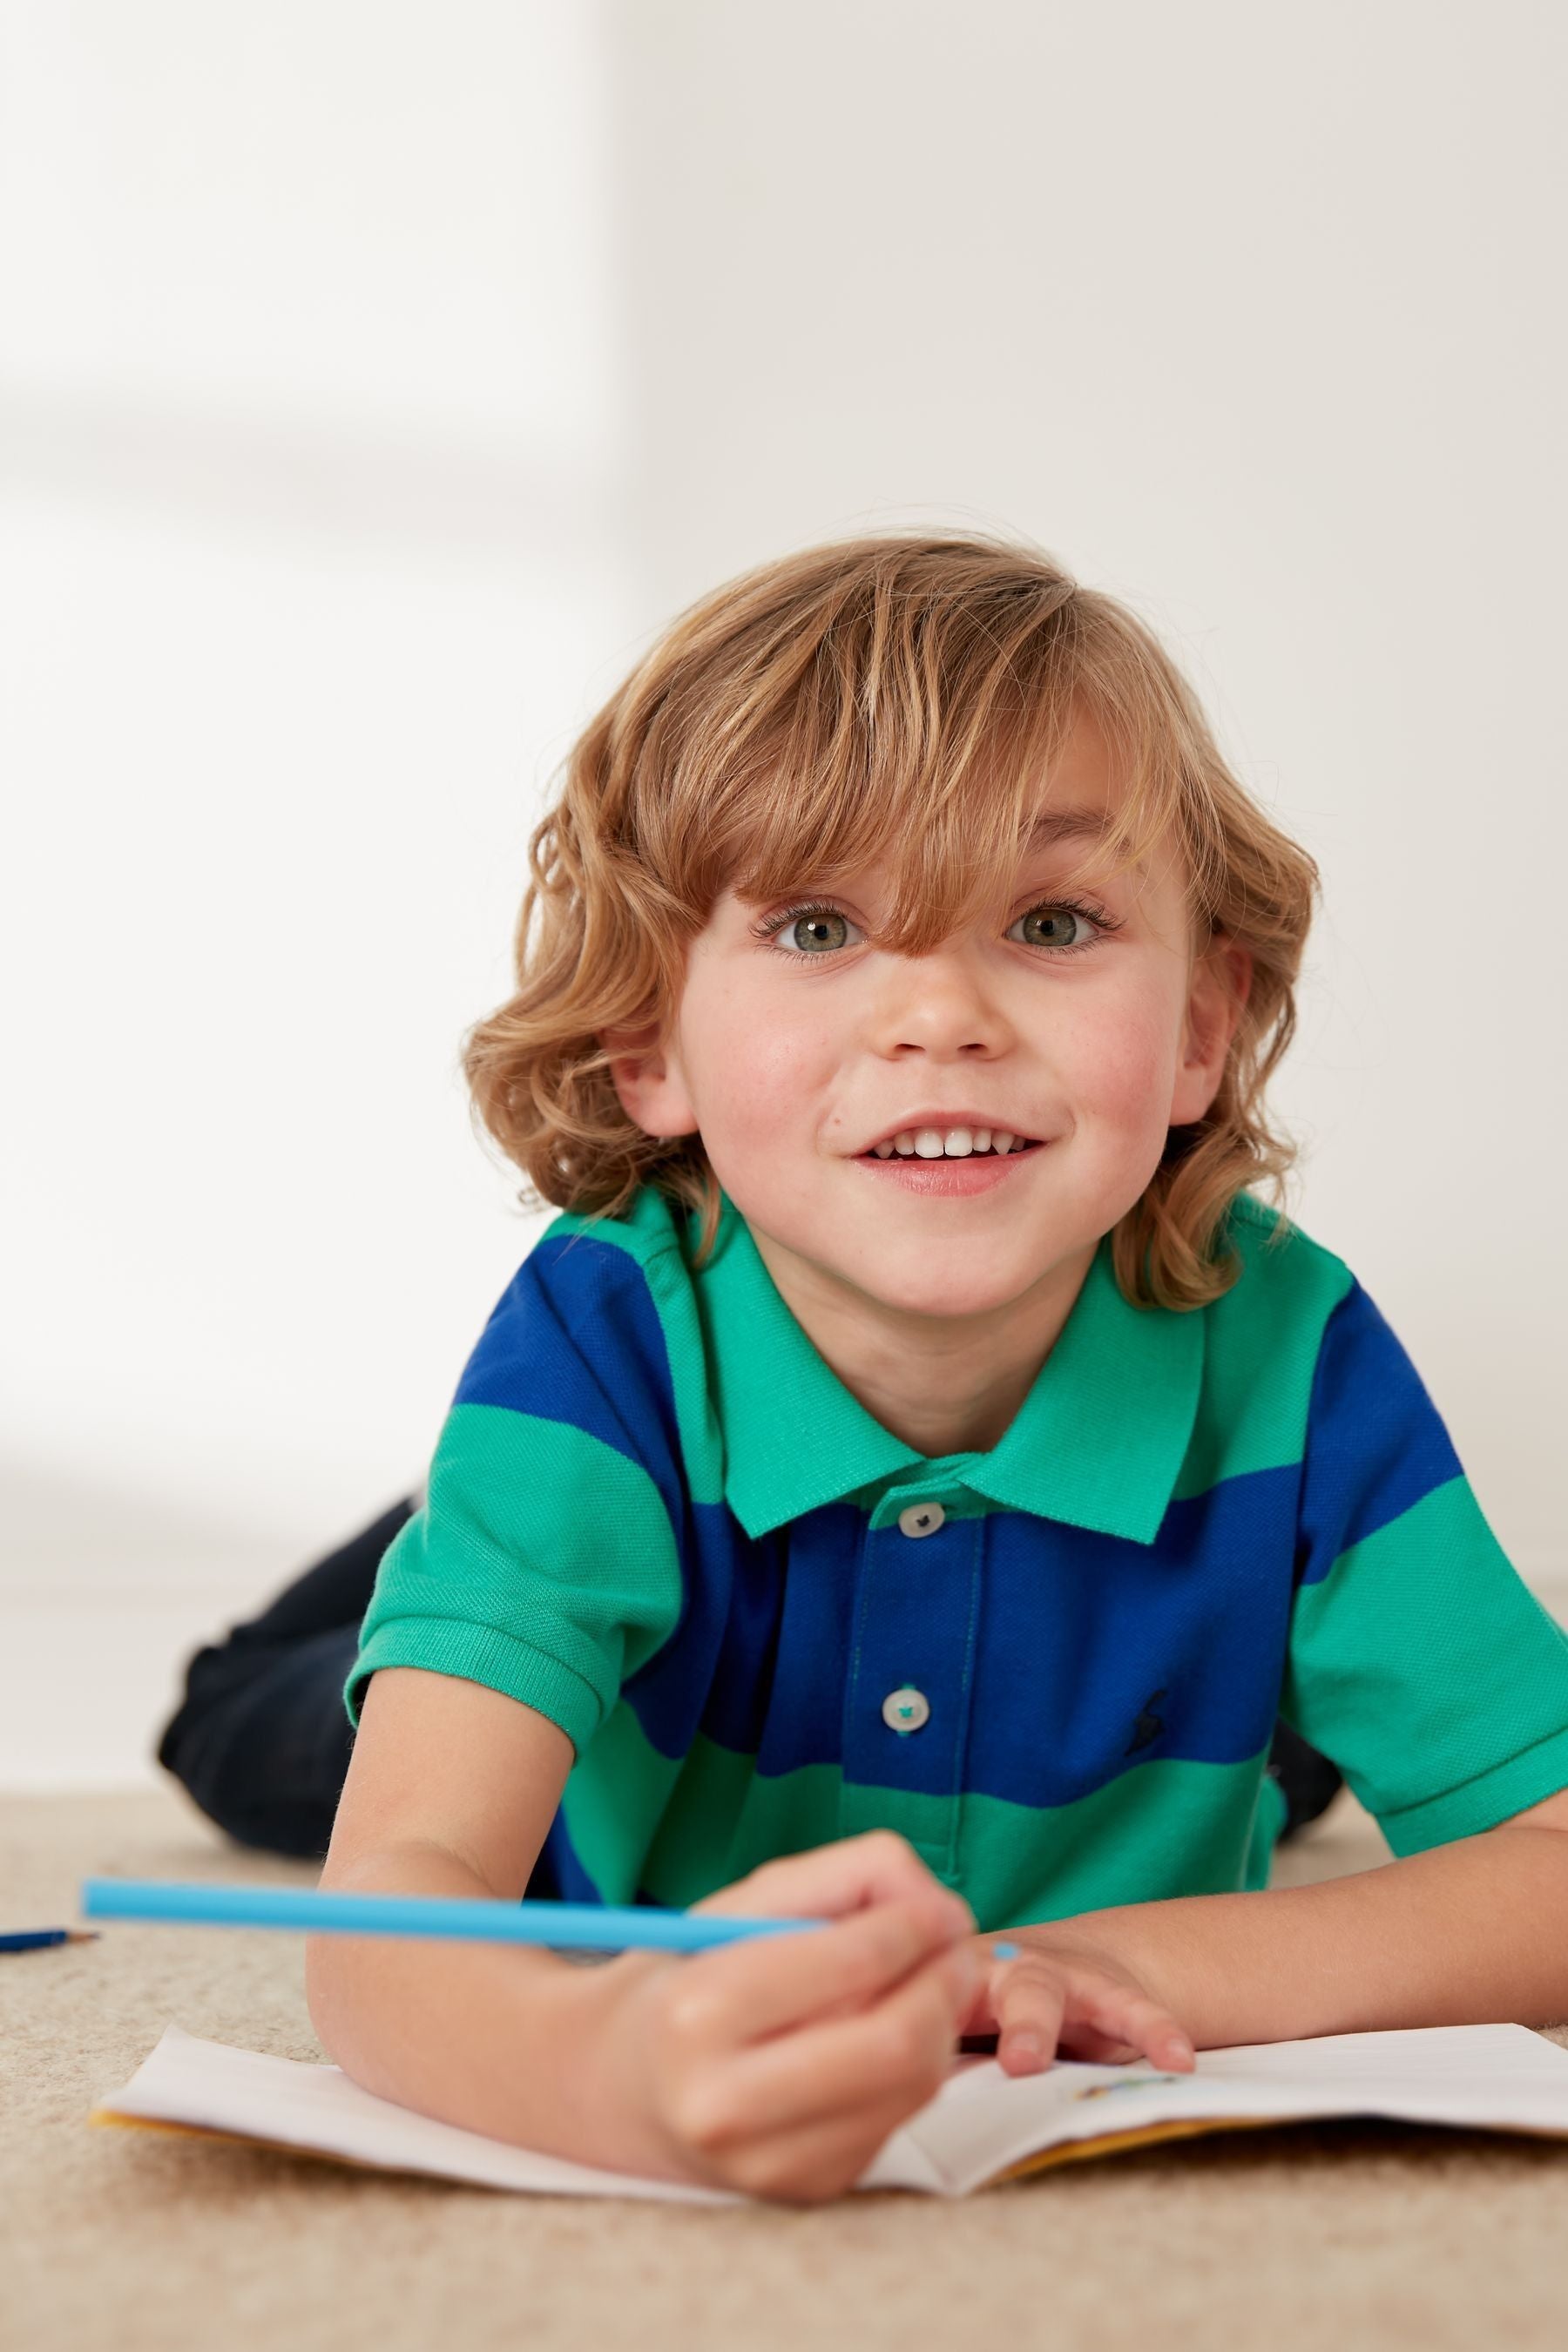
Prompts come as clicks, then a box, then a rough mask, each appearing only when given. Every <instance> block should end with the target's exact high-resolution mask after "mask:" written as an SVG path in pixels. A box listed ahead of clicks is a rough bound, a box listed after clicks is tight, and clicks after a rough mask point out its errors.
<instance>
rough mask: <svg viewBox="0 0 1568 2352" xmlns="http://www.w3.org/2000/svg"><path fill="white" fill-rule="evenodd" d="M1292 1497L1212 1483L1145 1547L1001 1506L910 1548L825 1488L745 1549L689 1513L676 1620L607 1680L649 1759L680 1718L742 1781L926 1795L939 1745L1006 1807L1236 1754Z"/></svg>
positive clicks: (1278, 1624)
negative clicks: (904, 1697) (809, 1776)
mask: <svg viewBox="0 0 1568 2352" xmlns="http://www.w3.org/2000/svg"><path fill="white" fill-rule="evenodd" d="M1297 1492H1298V1469H1297V1466H1296V1465H1287V1466H1286V1467H1284V1468H1281V1469H1274V1470H1264V1471H1255V1472H1252V1473H1249V1474H1248V1475H1246V1476H1242V1477H1237V1478H1232V1479H1227V1480H1225V1481H1222V1483H1221V1484H1220V1485H1218V1486H1214V1487H1211V1488H1210V1489H1208V1491H1207V1492H1206V1493H1205V1494H1203V1495H1198V1496H1191V1497H1189V1498H1188V1499H1186V1500H1184V1501H1181V1502H1174V1503H1173V1504H1172V1505H1171V1507H1170V1508H1169V1510H1168V1511H1167V1513H1166V1516H1165V1520H1164V1524H1163V1528H1162V1529H1161V1533H1160V1538H1159V1540H1158V1542H1157V1543H1156V1544H1154V1545H1152V1546H1144V1545H1142V1544H1134V1543H1126V1542H1123V1541H1121V1539H1120V1538H1116V1537H1112V1536H1102V1535H1097V1534H1094V1533H1092V1532H1090V1531H1089V1530H1087V1529H1082V1528H1070V1527H1068V1526H1066V1525H1064V1524H1062V1523H1060V1522H1058V1521H1055V1520H1048V1519H1042V1518H1037V1517H1034V1516H1033V1515H1032V1514H1030V1513H1026V1512H1012V1511H993V1512H990V1513H987V1514H986V1515H985V1516H984V1517H983V1518H971V1519H950V1520H949V1521H948V1522H947V1524H946V1526H945V1527H943V1528H941V1529H939V1530H938V1532H937V1533H936V1534H935V1535H932V1536H927V1537H924V1538H921V1540H920V1541H919V1542H911V1541H910V1538H908V1537H907V1536H904V1535H902V1534H900V1532H899V1530H898V1529H897V1528H884V1529H882V1530H881V1531H880V1532H879V1533H875V1534H873V1533H871V1532H870V1529H869V1523H868V1515H867V1514H866V1513H865V1512H864V1511H863V1510H861V1509H860V1508H858V1507H857V1506H855V1505H852V1504H847V1503H834V1504H828V1505H826V1506H825V1507H823V1508H822V1509H820V1510H816V1511H810V1512H806V1513H805V1514H803V1515H802V1517H800V1518H798V1519H796V1520H795V1521H794V1522H793V1524H792V1525H791V1526H790V1527H788V1528H781V1529H779V1530H777V1531H776V1532H775V1533H774V1534H773V1535H770V1536H768V1537H766V1538H763V1540H762V1541H761V1542H758V1543H754V1544H753V1543H752V1542H751V1541H750V1540H749V1539H748V1538H747V1537H746V1535H745V1533H744V1531H743V1530H742V1528H740V1526H739V1524H738V1522H736V1521H735V1519H734V1518H733V1517H732V1516H731V1514H730V1513H729V1512H728V1511H727V1510H724V1509H721V1508H718V1507H712V1508H708V1509H703V1510H700V1511H699V1512H697V1513H696V1514H695V1519H694V1537H695V1540H694V1542H693V1545H692V1549H691V1555H690V1561H689V1591H688V1605H687V1611H686V1615H685V1619H684V1622H683V1624H682V1627H681V1630H680V1633H679V1636H678V1637H676V1638H672V1640H671V1641H670V1642H668V1643H667V1644H666V1645H665V1647H664V1648H663V1649H662V1650H661V1651H660V1653H659V1654H658V1657H656V1658H654V1659H652V1660H651V1661H650V1662H649V1663H648V1664H647V1665H646V1666H644V1667H643V1668H642V1669H641V1671H640V1672H639V1673H638V1674H637V1675H634V1676H632V1677H630V1678H629V1679H628V1681H627V1683H626V1686H625V1694H624V1695H625V1696H626V1701H627V1703H628V1705H630V1706H632V1708H633V1709H634V1711H635V1712H636V1714H637V1720H638V1722H639V1724H640V1725H641V1727H642V1729H643V1731H644V1733H645V1735H646V1737H647V1739H648V1740H649V1742H650V1743H651V1745H652V1746H653V1747H654V1748H657V1749H658V1752H659V1753H660V1754H661V1755H664V1756H668V1757H670V1758H676V1759H679V1758H681V1757H684V1756H685V1755H686V1754H687V1753H688V1752H689V1749H690V1747H691V1744H692V1741H693V1739H694V1738H695V1737H696V1735H697V1733H698V1732H699V1731H701V1732H703V1733H704V1734H705V1735H706V1736H707V1737H708V1738H710V1739H711V1740H713V1741H715V1742H716V1743H717V1744H718V1745H719V1746H721V1747H723V1748H729V1749H731V1751H732V1752H734V1753H737V1754H740V1755H748V1756H750V1755H754V1756H755V1757H756V1759H757V1769H758V1770H759V1772H761V1773H763V1774H764V1775H768V1774H773V1775H777V1774H783V1773H785V1772H790V1771H795V1770H798V1769H801V1768H803V1767H805V1766H807V1765H812V1764H836V1765H838V1766H840V1767H841V1768H842V1769H844V1770H845V1771H846V1773H847V1776H848V1777H849V1778H851V1779H852V1780H855V1781H856V1782H857V1783H867V1784H869V1785H872V1786H876V1787H882V1788H895V1789H908V1790H917V1791H921V1792H924V1793H928V1794H932V1795H952V1794H953V1793H955V1792H956V1790H957V1780H956V1774H957V1771H958V1770H959V1769H960V1759H964V1760H963V1767H962V1769H963V1789H964V1790H971V1791H975V1792H979V1793H984V1794H985V1795H989V1796H996V1797H1002V1798H1005V1799H1008V1800H1009V1801H1012V1802H1014V1803H1016V1804H1022V1805H1061V1804H1069V1803H1071V1802H1073V1801H1075V1800H1076V1799H1077V1798H1079V1797H1084V1796H1088V1795H1090V1794H1092V1793H1093V1791H1094V1790H1097V1789H1100V1788H1103V1787H1104V1786H1105V1785H1106V1784H1107V1782H1109V1781H1110V1780H1115V1779H1116V1778H1117V1777H1118V1775H1119V1774H1120V1773H1121V1772H1123V1771H1126V1770H1129V1769H1131V1767H1132V1766H1133V1765H1134V1764H1136V1763H1139V1762H1145V1761H1149V1760H1152V1759H1155V1758H1173V1757H1177V1758H1184V1759H1193V1760H1199V1761H1205V1762H1214V1763H1236V1762H1241V1761H1244V1760H1246V1759H1248V1758H1250V1757H1254V1756H1257V1755H1258V1754H1259V1753H1260V1752H1261V1750H1262V1749H1263V1748H1265V1747H1266V1746H1267V1745H1268V1739H1269V1738H1270V1736H1271V1733H1272V1730H1273V1726H1274V1722H1275V1717H1276V1715H1277V1713H1278V1708H1279V1689H1280V1684H1281V1681H1282V1679H1283V1675H1284V1666H1285V1654H1286V1645H1287V1642H1288V1638H1289V1612H1290V1603H1291V1599H1292V1565H1293V1558H1292V1539H1293V1535H1294V1528H1295V1506H1296V1499H1297ZM863 1602H864V1603H866V1604H868V1605H866V1607H865V1610H864V1615H862V1614H861V1611H862V1604H863ZM972 1610H973V1633H972V1632H971V1628H970V1622H969V1621H970V1615H971V1612H972ZM857 1643H858V1645H859V1646H858V1647H857ZM906 1682H909V1683H913V1684H914V1685H915V1686H916V1687H917V1688H918V1689H920V1690H921V1691H923V1692H924V1693H925V1695H926V1696H927V1698H928V1699H929V1700H930V1702H931V1722H930V1723H929V1724H928V1725H927V1726H925V1727H923V1728H922V1729H921V1731H919V1732H918V1733H915V1734H912V1735H910V1736H907V1737H906V1736H900V1734H899V1733H898V1732H896V1731H893V1730H891V1729H890V1728H889V1727H888V1726H887V1725H886V1724H885V1723H884V1722H883V1721H882V1717H881V1711H880V1710H881V1702H882V1700H883V1698H884V1697H885V1696H887V1694H888V1693H889V1691H891V1690H894V1689H896V1688H897V1687H898V1686H899V1685H900V1684H903V1683H906ZM1156 1691H1163V1693H1164V1696H1163V1698H1161V1699H1159V1700H1157V1701H1155V1703H1154V1705H1153V1706H1152V1709H1148V1708H1147V1706H1146V1703H1147V1702H1148V1701H1150V1700H1151V1698H1152V1696H1153V1694H1154V1693H1155V1692H1156ZM1141 1718H1142V1719H1143V1722H1144V1727H1145V1728H1148V1729H1151V1730H1152V1732H1153V1737H1152V1738H1150V1739H1149V1740H1147V1742H1146V1743H1145V1744H1143V1745H1142V1746H1139V1747H1137V1748H1135V1749H1134V1750H1133V1752H1132V1753H1131V1754H1129V1753H1128V1752H1127V1750H1128V1749H1129V1747H1130V1746H1131V1742H1132V1740H1133V1738H1134V1735H1135V1733H1136V1731H1137V1730H1138V1728H1139V1726H1140V1720H1141ZM928 1734H934V1736H928Z"/></svg>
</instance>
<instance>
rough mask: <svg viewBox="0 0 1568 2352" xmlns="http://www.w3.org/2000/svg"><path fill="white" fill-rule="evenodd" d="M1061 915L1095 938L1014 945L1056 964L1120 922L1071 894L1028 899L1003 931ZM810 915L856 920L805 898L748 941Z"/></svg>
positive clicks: (815, 955)
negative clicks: (1042, 917)
mask: <svg viewBox="0 0 1568 2352" xmlns="http://www.w3.org/2000/svg"><path fill="white" fill-rule="evenodd" d="M1064 914H1065V915H1069V916H1071V917H1072V918H1073V919H1074V921H1075V924H1076V926H1077V928H1078V929H1079V930H1080V931H1081V930H1082V929H1083V928H1084V926H1085V925H1089V926H1092V927H1093V930H1094V932H1095V934H1096V936H1095V937H1092V938H1077V939H1074V940H1070V941H1067V940H1019V941H1017V942H1016V945H1019V946H1022V947H1029V948H1032V949H1033V950H1034V951H1035V953H1036V954H1037V955H1039V956H1042V957H1044V958H1047V959H1049V960H1052V961H1058V960H1059V959H1060V958H1062V957H1063V956H1069V955H1082V954H1084V953H1085V952H1086V950H1089V949H1091V948H1094V947H1097V946H1098V945H1099V944H1100V938H1101V937H1107V936H1109V935H1110V933H1111V932H1113V931H1119V930H1121V928H1122V925H1121V922H1120V921H1119V920H1117V919H1116V918H1115V917H1114V916H1112V915H1110V914H1109V913H1108V912H1107V910H1106V909H1105V908H1104V907H1102V906H1100V904H1099V903H1098V902H1097V901H1096V900H1094V899H1091V898H1079V897H1076V896H1074V895H1073V894H1071V893H1070V892H1060V893H1053V894H1049V895H1047V896H1044V897H1038V898H1030V899H1029V900H1028V901H1027V902H1026V904H1025V905H1024V906H1023V907H1021V908H1019V910H1018V912H1017V913H1016V915H1014V916H1013V917H1012V919H1011V920H1010V921H1009V922H1008V924H1007V926H1006V928H1007V929H1008V930H1009V931H1011V930H1012V929H1013V927H1014V925H1015V924H1016V923H1020V922H1023V921H1024V920H1025V919H1026V918H1027V917H1028V916H1030V915H1051V916H1058V915H1064ZM811 916H817V917H822V918H826V919H830V920H837V921H839V922H845V923H852V922H853V921H854V917H853V916H851V915H847V914H846V913H845V911H844V909H843V908H842V907H840V906H837V904H836V903H835V902H834V901H833V900H832V899H831V898H804V899H802V900H801V901H800V902H799V903H798V904H797V905H795V906H791V907H783V908H774V909H773V911H772V912H771V913H768V914H764V915H763V916H761V917H759V918H758V919H756V920H754V921H752V922H751V923H748V925H747V927H746V928H747V931H748V934H749V936H750V937H751V938H752V939H754V940H761V941H763V942H764V943H766V942H768V941H770V940H776V939H777V938H778V936H779V934H780V933H781V932H784V931H786V930H788V929H791V927H792V926H793V925H795V923H799V922H804V921H805V920H806V919H807V918H808V917H811ZM843 944H847V942H844V943H843ZM780 952H782V953H783V954H784V955H787V956H789V957H790V958H791V959H792V960H793V961H795V962H796V963H825V962H827V961H830V960H831V959H832V958H833V957H835V956H836V955H837V953H838V952H839V948H838V946H836V945H833V944H828V945H826V946H825V947H823V948H822V949H821V950H818V951H816V952H813V951H811V950H806V949H804V948H791V947H784V948H782V949H781V950H780Z"/></svg>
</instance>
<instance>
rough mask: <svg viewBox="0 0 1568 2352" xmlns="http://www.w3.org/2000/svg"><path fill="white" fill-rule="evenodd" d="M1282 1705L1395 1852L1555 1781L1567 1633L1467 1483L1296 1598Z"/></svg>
mask: <svg viewBox="0 0 1568 2352" xmlns="http://www.w3.org/2000/svg"><path fill="white" fill-rule="evenodd" d="M1280 1711H1281V1713H1282V1714H1283V1715H1284V1716H1285V1717H1287V1718H1288V1720H1289V1722H1291V1723H1293V1724H1294V1725H1295V1726H1296V1727H1297V1729H1298V1730H1299V1731H1300V1733H1301V1734H1302V1736H1303V1738H1307V1739H1310V1741H1311V1742H1312V1744H1313V1746H1314V1747H1316V1748H1322V1750H1323V1751H1324V1753H1325V1754H1326V1755H1329V1756H1331V1757H1332V1758H1333V1759H1334V1762H1335V1763H1336V1764H1337V1765H1338V1766H1339V1768H1340V1769H1341V1771H1342V1773H1343V1774H1344V1776H1345V1779H1346V1780H1348V1781H1349V1783H1350V1785H1351V1787H1352V1789H1353V1790H1354V1791H1355V1793H1356V1795H1357V1796H1358V1797H1359V1798H1360V1800H1361V1801H1362V1803H1363V1805H1364V1806H1365V1807H1366V1808H1367V1810H1368V1811H1369V1812H1372V1813H1375V1814H1376V1815H1377V1817H1378V1820H1379V1822H1380V1823H1381V1825H1382V1827H1383V1830H1384V1835H1385V1836H1386V1838H1387V1839H1388V1842H1389V1844H1390V1845H1391V1846H1392V1847H1393V1849H1394V1853H1397V1854H1405V1853H1421V1852H1423V1851H1424V1850H1425V1849H1426V1847H1427V1846H1431V1845H1440V1844H1442V1843H1444V1842H1445V1841H1446V1840H1447V1839H1448V1838H1451V1837H1459V1836H1468V1835H1471V1834H1473V1833H1474V1832H1477V1831H1479V1830H1484V1829H1491V1828H1493V1827H1495V1826H1496V1824H1497V1823H1498V1822H1500V1821H1503V1820H1506V1819H1507V1817H1508V1815H1509V1813H1510V1812H1518V1811H1523V1810H1524V1808H1525V1807H1526V1806H1527V1805H1530V1804H1534V1803H1536V1802H1538V1801H1540V1799H1541V1798H1542V1797H1548V1796H1551V1795H1552V1794H1553V1793H1554V1792H1555V1790H1557V1789H1559V1788H1561V1787H1562V1786H1563V1784H1564V1780H1568V1770H1565V1769H1564V1767H1565V1766H1568V1633H1564V1631H1563V1627H1562V1626H1561V1625H1559V1624H1558V1623H1557V1622H1555V1621H1554V1619H1552V1617H1551V1616H1549V1615H1548V1613H1547V1612H1546V1611H1545V1610H1544V1609H1543V1608H1542V1605H1541V1603H1540V1601H1537V1599H1536V1598H1535V1596H1534V1594H1533V1593H1532V1592H1531V1591H1530V1589H1529V1587H1528V1586H1527V1585H1526V1584H1525V1583H1524V1581H1523V1580H1522V1579H1521V1576H1520V1574H1519V1572H1518V1570H1516V1569H1515V1568H1514V1566H1513V1564H1512V1562H1511V1561H1510V1559H1509V1557H1508V1555H1507V1553H1506V1552H1505V1551H1504V1550H1503V1549H1502V1547H1501V1546H1500V1543H1499V1542H1498V1540H1497V1538H1496V1537H1495V1536H1494V1535H1493V1533H1492V1530H1491V1528H1489V1525H1488V1524H1487V1520H1486V1518H1485V1517H1484V1515H1483V1513H1482V1511H1481V1508H1480V1506H1479V1503H1478V1502H1477V1500H1476V1498H1475V1496H1474V1494H1473V1493H1472V1491H1471V1489H1470V1485H1469V1481H1468V1478H1466V1477H1465V1476H1463V1475H1459V1476H1457V1477H1454V1478H1450V1479H1448V1480H1447V1482H1446V1483H1445V1484H1444V1485H1443V1486H1436V1487H1434V1488H1433V1490H1432V1492H1431V1493H1430V1494H1429V1495H1426V1496H1423V1497H1422V1499H1421V1500H1420V1502H1418V1503H1413V1504H1412V1505H1411V1507H1410V1508H1409V1509H1408V1510H1407V1511H1404V1512H1402V1513H1401V1514H1400V1516H1399V1517H1398V1518H1396V1519H1393V1520H1391V1521H1390V1522H1389V1524H1388V1525H1387V1526H1386V1527H1384V1528H1378V1530H1377V1532H1376V1533H1375V1534H1374V1535H1370V1536H1367V1537H1365V1538H1363V1540H1362V1541H1361V1542H1360V1543H1357V1544H1352V1545H1351V1546H1350V1548H1349V1549H1347V1550H1345V1551H1343V1552H1342V1553H1341V1554H1340V1556H1339V1558H1338V1559H1336V1560H1335V1562H1334V1564H1333V1566H1332V1568H1331V1570H1329V1573H1328V1574H1327V1576H1325V1577H1324V1578H1323V1579H1322V1580H1321V1582H1320V1583H1317V1584H1309V1585H1304V1586H1303V1587H1302V1588H1301V1590H1300V1592H1298V1594H1297V1596H1296V1601H1295V1607H1294V1610H1293V1612H1292V1616H1291V1631H1290V1654H1289V1663H1288V1665H1287V1670H1286V1675H1285V1684H1284V1689H1283V1692H1282V1695H1281V1700H1280ZM1554 1742H1556V1743H1557V1744H1556V1745H1555V1746H1554V1744H1553V1743H1554ZM1505 1746H1506V1753H1504V1754H1502V1755H1500V1754H1499V1750H1500V1748H1505ZM1529 1759H1533V1760H1529ZM1554 1773H1555V1774H1556V1775H1557V1777H1556V1778H1555V1779H1554V1778H1553V1777H1552V1775H1553V1774H1554ZM1521 1790H1526V1791H1529V1792H1531V1793H1526V1794H1522V1795H1521V1794H1520V1793H1519V1792H1520V1791H1521ZM1516 1799H1517V1801H1516ZM1452 1823H1460V1824H1462V1826H1458V1827H1456V1826H1450V1825H1449V1824H1452Z"/></svg>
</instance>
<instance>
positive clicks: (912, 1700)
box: [882, 1683, 931, 1731]
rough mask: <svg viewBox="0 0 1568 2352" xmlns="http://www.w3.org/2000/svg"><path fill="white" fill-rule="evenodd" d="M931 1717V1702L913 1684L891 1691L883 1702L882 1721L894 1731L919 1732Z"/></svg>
mask: <svg viewBox="0 0 1568 2352" xmlns="http://www.w3.org/2000/svg"><path fill="white" fill-rule="evenodd" d="M930 1715H931V1701H930V1700H929V1699H928V1698H927V1696H926V1695H925V1693H924V1691H918V1690H916V1688H915V1686H914V1685H913V1684H912V1683H905V1684H904V1685H902V1687H901V1688H900V1689H899V1690H896V1691H889V1693H888V1696H887V1697H886V1698H885V1699H884V1700H883V1701H882V1720H883V1722H884V1723H885V1724H887V1725H888V1726H889V1729H891V1730H893V1731H918V1730H919V1729H920V1727H921V1724H922V1723H924V1722H925V1721H926V1720H927V1719H928V1717H930Z"/></svg>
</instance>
